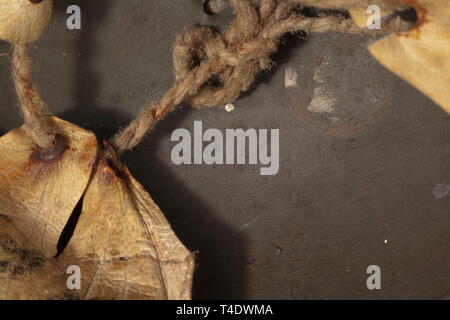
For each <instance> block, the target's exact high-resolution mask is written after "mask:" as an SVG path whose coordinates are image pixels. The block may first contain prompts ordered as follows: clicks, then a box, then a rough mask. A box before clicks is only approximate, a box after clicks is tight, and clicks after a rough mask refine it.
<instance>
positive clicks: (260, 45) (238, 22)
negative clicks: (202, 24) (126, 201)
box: [12, 0, 411, 154]
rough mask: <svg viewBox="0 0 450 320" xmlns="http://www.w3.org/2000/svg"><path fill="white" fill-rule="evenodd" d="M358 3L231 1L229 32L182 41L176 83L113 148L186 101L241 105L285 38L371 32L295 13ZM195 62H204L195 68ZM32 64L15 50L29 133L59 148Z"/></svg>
mask: <svg viewBox="0 0 450 320" xmlns="http://www.w3.org/2000/svg"><path fill="white" fill-rule="evenodd" d="M358 1H359V0H358ZM376 1H378V2H385V1H386V0H376ZM355 2H356V0H338V1H334V0H333V1H332V2H330V1H329V0H320V1H316V0H314V1H312V0H260V1H259V5H256V4H255V3H254V1H253V0H230V3H231V6H232V7H233V10H234V13H235V16H236V17H235V19H234V20H233V21H232V22H231V23H230V25H229V27H228V28H227V30H225V32H224V33H222V34H219V33H216V32H214V31H212V30H211V29H209V28H194V29H191V30H188V31H186V32H184V33H182V34H180V35H178V36H177V38H176V41H175V44H174V49H173V66H174V71H175V78H176V79H175V84H174V85H173V86H172V87H171V88H170V89H169V90H168V91H167V92H166V93H165V94H164V96H163V97H162V99H161V100H160V101H158V102H151V103H150V104H148V105H147V106H145V107H144V108H143V109H142V110H141V111H140V112H139V114H138V116H137V118H136V119H135V120H133V121H132V122H131V123H130V124H129V125H128V127H126V128H125V129H123V130H122V131H120V132H118V133H117V134H116V135H115V136H114V137H112V139H111V141H110V142H111V145H112V146H113V147H114V148H115V149H116V151H117V153H118V154H121V153H123V152H124V151H126V150H130V149H132V148H134V147H135V146H136V145H137V144H139V143H140V142H141V141H142V139H143V138H144V137H145V135H146V134H147V133H148V132H149V130H150V129H151V128H153V127H154V125H155V124H156V122H157V121H158V120H160V119H161V118H163V117H164V115H166V114H167V113H168V112H170V111H171V110H173V109H174V108H175V106H177V105H179V104H180V103H182V102H185V103H188V104H190V105H191V106H193V107H196V108H202V107H211V106H218V105H224V104H226V103H228V102H231V101H234V100H236V99H237V98H238V97H239V95H240V94H241V93H242V92H244V91H247V90H248V89H249V88H250V86H251V85H252V83H253V82H254V80H255V78H256V77H257V75H258V74H259V73H260V72H262V71H264V70H268V69H270V68H271V66H272V64H273V63H272V61H271V59H270V55H271V54H272V53H274V52H275V51H276V50H277V48H278V46H279V44H280V41H281V37H282V36H283V35H284V34H286V33H293V32H297V31H304V32H307V33H317V32H329V31H333V32H348V33H363V32H367V31H368V30H365V29H360V28H358V27H357V26H356V25H355V24H354V23H353V21H352V20H351V19H349V18H346V17H342V16H325V17H322V16H320V17H314V18H311V17H306V16H303V15H301V14H299V13H297V12H296V11H295V10H293V9H294V7H296V6H297V5H298V4H297V3H302V4H308V3H311V4H312V5H320V4H331V3H333V4H335V5H337V6H340V5H341V4H342V5H344V4H346V5H352V4H354V3H355ZM333 7H335V6H333ZM383 26H384V27H383V30H381V31H373V30H369V31H370V34H371V35H373V34H376V33H378V32H383V33H386V32H390V31H400V30H404V29H407V28H409V27H411V25H409V24H406V23H405V22H402V20H400V18H399V17H397V16H392V17H391V18H390V19H389V20H387V21H385V23H384V25H383ZM196 61H199V63H197V64H196V63H195V62H196ZM30 65H31V63H30V57H29V55H28V49H27V46H26V45H15V46H14V54H13V59H12V73H13V78H14V81H15V85H16V91H17V94H18V98H19V104H20V110H21V113H22V116H23V118H24V120H25V124H26V128H28V131H29V133H30V135H32V137H33V138H34V141H35V142H36V143H37V144H38V145H39V146H40V147H41V148H50V147H52V146H53V144H54V141H55V133H54V132H52V130H51V125H50V123H49V121H50V119H49V117H47V115H48V112H47V108H46V106H45V103H44V102H43V100H42V98H41V96H40V95H39V92H38V91H37V89H36V88H35V87H34V86H32V85H31V83H30V76H31V66H30ZM212 80H215V82H216V84H214V83H213V82H214V81H212ZM217 83H218V85H217Z"/></svg>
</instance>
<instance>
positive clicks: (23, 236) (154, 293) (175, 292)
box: [0, 118, 194, 299]
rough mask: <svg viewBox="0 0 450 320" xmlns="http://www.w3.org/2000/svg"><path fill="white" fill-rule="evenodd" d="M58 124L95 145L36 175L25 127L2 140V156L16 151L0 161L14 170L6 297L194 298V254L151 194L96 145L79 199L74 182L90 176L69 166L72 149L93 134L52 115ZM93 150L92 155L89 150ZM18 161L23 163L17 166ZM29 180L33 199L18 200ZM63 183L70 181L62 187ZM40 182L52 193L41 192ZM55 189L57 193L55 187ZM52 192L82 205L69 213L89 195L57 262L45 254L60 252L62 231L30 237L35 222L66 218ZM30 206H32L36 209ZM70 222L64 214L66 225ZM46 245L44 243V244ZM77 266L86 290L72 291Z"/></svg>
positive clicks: (5, 237) (4, 266)
mask: <svg viewBox="0 0 450 320" xmlns="http://www.w3.org/2000/svg"><path fill="white" fill-rule="evenodd" d="M54 122H55V123H56V124H57V125H58V127H59V128H61V131H64V133H66V134H67V135H68V136H69V137H73V136H74V132H75V133H78V134H79V135H81V136H83V134H84V135H86V137H85V138H87V140H89V143H88V144H85V143H86V141H84V140H83V139H78V140H76V143H74V142H72V143H70V146H71V148H69V149H66V151H65V152H64V153H63V155H62V156H61V159H59V161H57V163H58V164H57V165H54V166H50V167H46V169H45V170H40V169H39V170H38V169H36V167H37V168H39V165H40V164H36V165H35V166H34V167H33V166H32V167H31V171H30V168H29V166H28V163H27V162H26V161H25V160H26V159H29V157H30V156H31V154H32V147H31V149H30V141H29V139H28V138H27V137H24V135H25V133H24V130H23V129H22V128H21V129H16V130H14V131H12V132H10V133H8V134H7V135H5V136H4V137H2V138H0V148H3V149H1V151H0V152H5V151H7V152H8V151H9V152H12V156H11V155H8V156H7V157H6V158H7V159H9V160H7V161H5V160H4V159H3V158H4V157H3V154H4V153H0V163H7V164H8V165H9V167H8V166H6V167H5V166H1V165H0V175H2V176H3V177H7V178H4V180H6V181H8V184H7V186H3V184H2V189H1V190H0V199H3V201H0V211H1V212H2V216H0V288H1V289H0V299H190V298H191V287H192V275H193V270H194V256H193V254H192V253H191V252H189V250H187V249H186V248H185V246H184V245H183V244H182V243H181V242H180V240H179V239H178V238H177V237H176V235H175V233H174V232H173V230H172V229H171V227H170V224H169V222H168V221H167V220H166V218H165V217H164V215H163V214H162V212H161V211H160V209H159V208H158V206H157V205H156V204H155V203H154V202H153V200H152V199H151V197H150V195H149V194H148V193H147V192H146V191H145V190H144V189H143V187H142V186H141V185H140V184H139V183H138V182H137V181H136V180H135V179H134V178H133V177H132V176H131V174H130V172H129V170H128V169H127V168H126V167H125V166H123V165H121V164H120V163H119V162H118V161H117V159H113V160H114V161H113V162H111V159H110V158H109V157H108V160H107V158H106V156H105V153H104V151H103V149H100V148H99V150H100V151H97V148H95V151H94V152H93V153H94V158H95V159H96V161H95V164H94V161H90V162H89V163H90V168H91V169H92V168H93V169H92V174H91V175H90V178H89V182H86V185H85V188H84V189H83V190H82V192H81V193H78V187H75V188H76V189H77V192H76V195H77V197H75V193H73V192H72V191H73V190H72V188H73V186H74V184H75V183H76V181H74V179H75V178H76V179H75V180H78V179H81V180H83V179H84V178H83V174H82V173H80V170H79V168H77V167H76V164H77V162H76V161H75V163H74V165H73V167H71V166H68V165H67V163H72V157H70V155H72V153H73V152H74V151H73V149H74V150H78V149H79V147H80V145H79V144H82V145H84V146H86V147H87V146H88V145H90V144H91V143H92V141H90V140H91V139H94V141H95V137H94V136H93V134H91V133H88V132H87V131H84V130H83V129H80V128H78V127H76V126H74V125H71V124H69V123H66V122H64V121H62V120H59V119H56V118H54ZM67 127H68V128H71V129H72V131H68V130H67V129H66V128H67ZM63 128H64V130H63ZM72 140H74V141H75V139H73V138H72V139H70V141H72ZM87 152H88V153H89V157H88V158H90V157H91V155H90V152H91V151H90V148H88V150H87ZM16 153H19V155H17V154H16ZM12 158H17V159H18V161H17V165H12V162H11V161H12ZM85 158H87V156H86V154H81V155H79V156H78V160H79V161H80V162H81V163H84V162H83V161H84V160H83V159H85ZM24 162H25V164H23V163H24ZM80 165H82V166H84V164H80ZM11 167H12V169H11ZM19 168H23V174H18V172H19ZM81 171H83V170H81ZM33 172H44V173H45V174H44V175H41V176H40V180H41V181H35V175H34V174H33ZM11 173H13V174H11ZM66 176H68V177H66ZM72 178H74V179H72ZM27 179H28V180H29V181H28V182H30V184H36V185H37V187H35V188H33V187H30V188H29V189H28V190H27V192H28V199H23V198H22V197H21V196H15V197H12V196H11V194H12V193H14V194H16V193H20V194H21V192H22V191H23V188H24V187H23V186H24V185H25V182H26V180H27ZM61 179H62V180H63V181H71V183H70V184H64V183H62V182H61V181H59V180H61ZM40 184H42V185H45V186H46V188H44V189H42V188H41V187H39V185H40ZM17 185H20V186H21V187H17ZM55 185H56V186H57V189H59V190H58V192H57V191H56V190H54V186H55ZM16 189H17V192H14V190H16ZM34 190H37V191H38V193H36V192H35V191H34ZM46 192H50V193H51V194H52V195H53V196H54V197H61V199H63V198H64V197H65V196H61V195H66V194H73V195H72V196H73V197H74V200H76V202H75V201H71V205H70V206H69V205H67V207H71V211H70V212H72V210H73V209H74V208H75V205H76V203H77V202H78V201H79V200H80V199H81V197H83V198H82V209H81V215H80V217H79V220H78V223H77V225H76V228H75V230H74V234H73V236H72V238H71V239H70V241H69V243H68V244H67V247H66V248H65V250H64V252H63V253H62V254H61V255H60V256H58V257H57V258H53V257H51V255H50V257H49V255H44V251H43V249H48V248H52V249H53V248H54V249H56V246H57V241H58V238H57V237H56V235H60V232H59V233H57V232H55V233H54V234H53V233H46V234H45V235H46V236H44V235H42V237H41V239H39V240H34V239H33V238H30V237H29V234H28V233H27V232H28V231H29V229H30V227H29V226H30V225H35V226H37V227H40V228H41V229H42V226H45V228H47V229H49V230H60V229H61V228H60V227H58V228H55V227H54V226H52V225H53V221H54V220H55V219H56V220H57V221H59V220H62V219H61V217H62V216H58V217H55V216H54V212H55V211H59V209H60V208H59V206H60V205H64V203H58V205H56V204H55V202H52V201H49V200H50V198H51V197H50V195H49V194H47V193H46ZM5 194H6V195H7V196H6V197H5ZM2 196H3V198H1V197H2ZM41 200H44V201H43V202H42V203H41V202H40V201H41ZM30 201H31V202H30ZM61 201H62V200H61ZM29 203H32V205H31V206H30V207H28V204H29ZM36 203H38V205H36ZM5 208H6V210H5ZM17 208H21V209H20V210H17ZM11 210H12V211H11ZM37 215H39V219H37V218H36V216H37ZM64 216H65V215H64ZM44 217H45V218H44ZM68 218H69V217H68V216H65V219H64V221H65V222H67V220H68ZM36 219H37V220H38V221H37V223H36V222H35V220H36ZM19 222H20V223H19ZM41 225H42V226H41ZM45 228H44V229H43V230H46V229H45ZM40 241H43V243H45V244H46V245H45V246H44V247H43V246H42V245H41V244H40ZM23 257H29V258H26V259H24V258H23ZM71 265H76V266H79V267H80V269H81V289H80V290H69V289H68V288H67V284H66V281H67V277H69V275H67V274H66V270H67V268H68V267H69V266H71Z"/></svg>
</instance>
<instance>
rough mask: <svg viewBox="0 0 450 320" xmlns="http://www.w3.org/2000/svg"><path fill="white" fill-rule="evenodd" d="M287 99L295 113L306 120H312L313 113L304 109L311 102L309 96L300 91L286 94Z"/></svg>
mask: <svg viewBox="0 0 450 320" xmlns="http://www.w3.org/2000/svg"><path fill="white" fill-rule="evenodd" d="M288 101H289V105H290V106H291V108H292V110H293V111H294V112H295V114H296V115H298V116H299V117H300V118H302V119H303V120H305V121H307V122H313V121H314V118H313V115H312V114H311V112H309V111H308V110H307V109H306V106H308V105H309V103H310V102H311V97H309V96H308V95H306V94H302V93H293V94H291V95H288Z"/></svg>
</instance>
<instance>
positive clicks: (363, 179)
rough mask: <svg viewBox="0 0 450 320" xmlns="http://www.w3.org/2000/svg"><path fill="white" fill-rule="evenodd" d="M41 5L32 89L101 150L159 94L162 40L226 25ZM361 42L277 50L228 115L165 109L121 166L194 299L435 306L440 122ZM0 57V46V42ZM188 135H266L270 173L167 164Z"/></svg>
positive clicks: (327, 40) (448, 201)
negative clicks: (355, 128) (326, 107)
mask: <svg viewBox="0 0 450 320" xmlns="http://www.w3.org/2000/svg"><path fill="white" fill-rule="evenodd" d="M56 2H57V3H56V5H57V8H56V9H57V10H56V12H55V16H54V19H53V21H52V23H51V25H50V27H49V29H48V30H47V32H46V33H45V35H44V37H43V38H42V39H41V40H40V41H39V42H37V43H35V44H34V45H33V57H34V63H35V65H36V67H35V70H36V72H35V77H34V78H35V81H36V83H37V84H38V86H39V88H40V89H41V91H42V94H43V95H44V97H45V100H46V101H47V103H48V104H49V106H50V108H51V110H52V112H54V113H55V114H56V115H57V116H59V117H62V118H64V119H66V120H69V121H72V122H74V123H76V124H79V125H81V126H83V127H85V128H88V129H91V130H93V131H94V132H96V133H97V134H98V135H99V136H100V137H102V138H106V137H109V136H110V134H112V133H113V132H115V131H116V130H117V128H118V127H120V126H123V125H125V124H126V123H127V122H128V121H129V120H130V119H132V118H133V117H134V116H135V115H136V114H137V112H138V110H139V108H140V107H141V106H142V105H143V104H144V103H146V102H148V101H150V100H153V99H158V98H159V97H160V96H161V95H162V93H163V92H164V91H165V90H166V89H167V88H169V86H170V84H171V82H172V80H173V76H172V68H171V47H172V43H173V40H174V37H175V35H176V34H177V33H178V32H180V31H181V30H183V28H184V27H190V26H194V25H195V24H196V23H200V24H213V25H222V26H223V25H224V22H225V21H226V20H227V19H228V16H227V15H226V14H225V15H219V16H207V15H205V14H204V13H203V11H202V8H201V3H200V2H201V1H200V0H190V1H183V4H182V5H180V3H181V1H177V0H161V1H145V0H132V1H125V0H114V1H113V0H110V1H101V0H96V1H92V0H91V1H87V0H86V1H66V0H59V1H56ZM74 3H75V4H79V5H80V6H81V8H82V18H83V21H82V23H83V28H82V30H81V31H77V32H74V31H69V30H67V29H66V28H65V18H66V14H65V9H66V7H67V6H68V5H70V4H74ZM366 42H367V40H365V39H361V38H358V37H350V36H345V35H334V34H329V35H322V36H314V37H313V38H312V39H311V40H309V41H302V40H300V39H297V38H294V37H289V38H287V39H286V44H285V46H284V47H283V48H282V50H281V51H280V53H278V54H277V55H276V56H275V60H276V61H277V63H278V65H277V68H276V69H275V70H274V71H273V72H271V73H269V74H267V75H264V76H263V77H262V78H261V79H260V80H259V81H258V83H257V85H256V86H255V88H254V89H253V90H251V92H250V93H248V94H246V95H245V96H244V97H243V98H242V99H240V100H239V101H237V102H236V110H235V111H234V112H231V113H227V112H225V111H224V110H223V109H209V110H190V109H180V110H178V111H177V112H175V113H173V114H171V115H170V116H169V117H168V118H166V119H165V120H164V121H163V122H162V123H161V124H159V125H158V127H157V129H156V130H155V131H154V132H153V133H152V134H151V135H150V136H149V137H148V138H147V139H146V140H145V141H144V142H143V143H142V144H141V145H140V146H139V147H138V148H137V149H135V150H134V151H133V152H130V153H128V154H127V155H126V156H125V157H124V159H123V160H124V162H125V163H126V164H127V165H129V167H130V168H131V170H132V172H133V173H134V175H135V176H136V178H137V179H138V180H139V181H140V182H141V183H142V184H143V185H144V186H145V187H146V189H147V190H148V191H149V192H150V194H151V195H152V196H153V197H154V199H155V200H156V202H157V203H158V204H159V205H160V206H161V208H162V210H163V211H164V212H165V213H166V214H167V216H168V218H169V220H170V221H171V223H172V224H173V226H174V229H175V230H176V232H177V234H178V235H179V236H180V238H181V239H182V240H183V241H184V242H185V243H186V245H187V246H188V247H189V248H190V249H192V250H198V251H199V260H198V261H199V268H198V270H197V273H196V277H195V285H194V297H195V298H207V299H214V298H248V299H267V298H270V299H313V298H320V299H333V298H344V299H347V298H357V299H368V298H382V299H390V298H401V299H403V298H433V299H436V298H442V297H443V296H444V295H445V294H447V293H449V291H450V272H449V271H450V241H449V240H450V233H449V230H450V213H449V205H450V196H447V197H445V196H444V197H440V198H439V199H437V198H436V197H435V195H434V193H433V191H434V188H435V187H436V186H437V185H439V184H450V161H449V158H450V148H449V142H450V126H449V120H450V119H449V116H448V115H446V114H445V113H444V112H443V111H441V110H440V109H439V108H438V107H437V106H436V105H435V104H433V103H432V102H431V101H430V100H429V99H427V98H426V97H424V96H423V95H422V94H420V93H419V92H417V91H416V90H415V89H414V88H412V87H411V86H409V85H408V84H406V83H403V82H402V81H400V80H399V79H397V78H396V77H395V76H393V75H392V74H390V73H389V72H388V71H386V70H384V69H383V68H381V67H380V66H379V65H378V64H377V63H375V62H374V61H373V60H372V59H371V58H370V56H369V55H368V54H367V52H366V51H365V50H364V49H363V47H364V45H365V44H366ZM4 52H8V45H7V44H6V43H4V42H0V53H4ZM286 67H292V68H295V69H296V70H297V72H298V75H299V77H298V83H299V87H298V88H295V89H293V88H291V89H288V90H287V89H285V88H284V71H285V68H286ZM8 68H9V65H8V61H7V58H6V57H4V56H3V57H0V74H1V76H0V88H2V89H1V110H2V116H1V118H0V133H2V134H3V133H5V132H7V131H8V130H10V129H12V128H14V127H17V126H19V125H20V123H21V120H20V117H19V116H18V114H17V112H16V109H14V106H15V95H14V92H13V89H12V86H11V81H10V77H9V74H8ZM318 68H319V71H320V70H322V71H323V72H324V74H325V76H324V77H323V78H322V80H320V81H321V82H320V83H317V81H316V80H315V79H314V74H315V72H316V71H317V69H318ZM322 71H321V72H322ZM317 86H321V87H323V88H324V89H325V90H326V91H327V92H329V93H330V94H331V95H332V96H333V97H334V99H335V104H334V109H335V110H334V111H333V113H332V114H325V115H324V114H321V115H319V114H317V115H312V118H311V119H309V120H305V118H304V117H302V116H301V115H302V114H303V115H304V114H305V113H304V112H300V113H299V110H300V111H301V110H302V108H303V109H304V108H305V107H307V104H308V101H309V100H308V99H310V98H312V97H313V96H314V94H313V93H314V88H316V87H317ZM295 94H297V98H294V100H289V99H290V97H292V96H293V95H294V96H295ZM298 96H300V98H298ZM301 97H306V98H304V99H303V100H302V98H301ZM292 101H294V102H292ZM296 103H298V105H296ZM382 107H383V108H382ZM298 108H300V109H298ZM380 108H382V112H381V113H380V112H378V113H376V117H374V118H373V119H372V118H371V119H372V120H371V121H370V123H369V125H367V126H366V127H364V130H361V132H359V133H357V134H352V135H351V136H349V137H336V136H330V135H327V134H326V132H327V131H326V129H327V128H329V127H330V123H331V122H333V123H335V124H336V123H337V124H339V121H344V122H348V121H350V122H351V121H365V120H364V119H366V118H367V117H368V116H369V115H371V114H374V113H375V112H377V110H378V111H379V109H380ZM331 117H333V118H332V119H331ZM194 120H202V121H203V126H204V127H205V128H219V129H225V128H279V129H280V172H279V173H278V175H276V176H272V177H262V176H260V175H259V167H257V166H211V167H209V166H204V165H203V166H178V167H177V166H175V165H173V164H172V163H171V160H170V151H171V148H172V146H173V145H174V143H172V142H171V141H170V134H171V132H172V131H173V130H174V129H176V128H188V129H191V128H192V127H193V121H194ZM330 121H331V122H330ZM344 131H345V130H344ZM385 240H387V243H385ZM371 264H377V265H379V266H380V267H381V269H382V290H380V291H369V290H368V289H367V288H366V278H367V276H368V275H367V274H366V273H365V271H366V268H367V267H368V266H369V265H371Z"/></svg>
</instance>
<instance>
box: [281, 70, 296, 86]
mask: <svg viewBox="0 0 450 320" xmlns="http://www.w3.org/2000/svg"><path fill="white" fill-rule="evenodd" d="M297 79H298V75H297V71H296V70H295V69H294V68H291V67H287V68H286V70H285V72H284V87H285V88H292V87H298V84H297Z"/></svg>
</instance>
